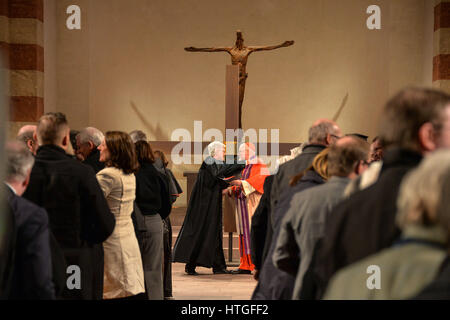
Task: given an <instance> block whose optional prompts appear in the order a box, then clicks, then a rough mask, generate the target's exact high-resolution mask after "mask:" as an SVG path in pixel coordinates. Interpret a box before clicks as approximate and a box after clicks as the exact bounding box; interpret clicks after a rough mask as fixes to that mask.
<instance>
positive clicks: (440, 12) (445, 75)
mask: <svg viewBox="0 0 450 320" xmlns="http://www.w3.org/2000/svg"><path fill="white" fill-rule="evenodd" d="M433 47H434V48H433V56H434V57H433V87H435V88H439V89H441V90H444V91H446V92H448V93H450V0H436V5H435V7H434V44H433Z"/></svg>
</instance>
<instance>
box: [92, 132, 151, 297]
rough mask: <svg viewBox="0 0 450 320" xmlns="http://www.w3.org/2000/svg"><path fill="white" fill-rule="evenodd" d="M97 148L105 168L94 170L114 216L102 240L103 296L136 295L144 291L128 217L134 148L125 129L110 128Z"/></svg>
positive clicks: (133, 182) (133, 186)
mask: <svg viewBox="0 0 450 320" xmlns="http://www.w3.org/2000/svg"><path fill="white" fill-rule="evenodd" d="M98 149H99V150H100V161H101V162H104V163H105V165H106V168H105V169H103V170H102V171H100V172H99V173H97V180H98V182H99V184H100V187H101V188H102V191H103V194H104V195H105V198H106V200H107V202H108V205H109V208H110V210H111V212H112V213H113V214H114V216H115V218H116V226H115V228H114V231H113V233H112V235H111V236H110V237H109V238H108V239H107V240H106V241H105V242H104V243H103V248H104V256H105V267H104V270H105V272H104V285H103V299H117V298H127V297H133V296H137V295H139V294H141V293H143V292H145V286H144V271H143V268H142V260H141V253H140V250H139V244H138V241H137V239H136V234H135V232H134V226H133V221H132V219H131V214H132V212H133V203H134V200H135V197H136V196H135V194H136V178H135V176H134V173H135V172H136V171H137V169H138V167H139V164H138V162H137V158H136V152H135V148H134V145H133V142H132V141H131V138H130V136H129V135H128V134H127V133H124V132H118V131H114V132H107V133H106V135H105V140H103V142H102V144H101V145H100V146H99V147H98ZM133 298H134V297H133Z"/></svg>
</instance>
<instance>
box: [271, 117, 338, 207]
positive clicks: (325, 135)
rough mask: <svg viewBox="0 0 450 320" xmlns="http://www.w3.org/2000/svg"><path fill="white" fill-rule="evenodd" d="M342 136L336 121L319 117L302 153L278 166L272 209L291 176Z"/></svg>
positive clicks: (286, 187)
mask: <svg viewBox="0 0 450 320" xmlns="http://www.w3.org/2000/svg"><path fill="white" fill-rule="evenodd" d="M341 136H342V131H341V129H340V128H339V126H338V125H337V124H336V122H334V121H331V120H328V119H318V120H316V121H315V122H314V123H313V125H312V126H311V128H310V129H309V132H308V143H307V144H306V146H305V147H304V148H303V151H302V153H301V154H300V155H299V156H298V157H296V158H294V159H292V160H290V161H288V162H286V163H284V164H282V165H281V166H280V167H279V168H278V172H277V174H276V175H275V177H274V179H273V183H272V190H271V193H270V198H271V199H270V207H271V210H274V208H276V206H277V203H278V201H279V200H280V196H281V195H282V194H283V193H286V190H287V189H288V188H289V181H290V180H291V178H292V177H294V176H295V175H297V174H299V173H300V172H302V171H304V170H305V169H307V168H308V167H309V166H310V165H311V163H312V161H313V159H314V158H315V157H316V156H317V155H318V154H319V153H320V152H321V151H322V150H323V149H325V148H326V147H328V146H330V145H332V144H334V143H335V142H336V141H337V140H338V139H339V138H340V137H341Z"/></svg>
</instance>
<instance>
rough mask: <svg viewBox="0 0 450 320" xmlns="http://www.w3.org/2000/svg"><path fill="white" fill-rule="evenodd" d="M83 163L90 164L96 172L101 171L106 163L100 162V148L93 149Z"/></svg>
mask: <svg viewBox="0 0 450 320" xmlns="http://www.w3.org/2000/svg"><path fill="white" fill-rule="evenodd" d="M83 163H84V164H87V165H88V166H90V167H91V168H92V169H93V170H94V172H95V173H99V172H100V171H102V170H103V169H105V164H104V163H103V162H100V151H99V150H98V149H94V150H92V152H91V153H90V154H89V155H88V156H87V158H86V159H85V160H84V161H83Z"/></svg>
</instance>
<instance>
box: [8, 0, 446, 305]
mask: <svg viewBox="0 0 450 320" xmlns="http://www.w3.org/2000/svg"><path fill="white" fill-rule="evenodd" d="M237 33H238V34H239V35H240V36H239V35H238V40H239V39H241V38H239V37H242V39H243V41H244V42H243V45H244V46H248V48H250V47H254V48H262V47H266V48H267V47H268V46H278V45H281V44H283V43H284V44H285V43H286V42H289V43H288V45H286V46H284V47H278V48H276V49H273V50H272V49H271V50H258V49H255V50H254V52H252V54H251V55H250V54H248V56H246V57H245V61H244V67H243V69H239V70H238V68H237V67H236V68H235V69H233V70H234V72H235V74H234V75H235V76H236V77H239V79H238V81H235V82H232V81H231V80H230V79H229V78H228V77H229V76H232V75H231V73H229V72H231V71H229V70H231V69H228V68H229V67H230V65H232V64H234V63H233V59H237V58H235V57H234V56H233V54H234V53H233V52H230V51H228V52H227V50H236V49H235V47H233V46H235V45H236V44H237V43H238V41H237V40H236V39H237V38H236V35H237ZM290 41H292V42H293V43H291V42H290ZM189 47H196V48H228V49H226V50H225V49H223V50H218V51H222V52H213V51H212V50H209V51H208V50H204V52H189V51H193V50H187V49H185V48H189ZM231 48H234V49H231ZM244 48H245V47H244ZM248 48H247V49H248ZM256 51H257V52H256ZM230 56H231V57H230ZM230 58H231V59H230ZM247 58H248V60H247ZM0 62H1V63H0V72H1V74H0V76H1V78H0V91H1V92H0V93H1V94H0V98H1V99H2V100H1V101H0V104H1V116H0V120H1V128H2V130H1V131H2V132H0V135H1V136H0V138H1V140H2V144H4V143H5V142H6V141H8V140H11V139H14V138H15V137H16V136H17V133H18V131H19V129H20V128H22V127H24V126H26V125H36V123H37V122H38V121H39V119H40V118H41V117H42V116H43V115H44V114H46V113H49V112H53V113H55V112H58V113H63V114H64V115H65V116H66V117H67V121H68V125H69V127H70V129H71V130H78V131H80V130H82V129H83V128H86V127H94V128H97V129H98V130H100V131H101V132H103V133H105V134H106V132H110V131H122V132H126V133H130V132H132V131H134V130H141V131H142V132H144V133H145V134H146V135H147V141H148V143H149V144H150V145H151V148H152V149H153V150H161V151H163V152H164V153H165V155H166V156H167V160H168V163H169V168H170V169H171V170H172V172H173V175H174V177H175V179H176V180H177V181H178V183H179V185H180V187H181V189H182V190H183V192H182V193H180V194H179V196H178V198H177V199H176V201H175V202H174V203H173V205H172V212H171V215H170V218H171V223H172V246H173V245H174V244H175V242H176V241H177V237H178V236H179V234H180V232H181V228H182V226H183V221H184V219H185V216H186V211H187V208H188V206H189V200H190V198H191V195H192V193H193V192H194V191H193V190H194V188H195V181H196V179H197V172H199V170H201V166H202V162H203V158H202V155H203V154H204V153H205V152H207V146H208V145H209V144H210V143H211V142H212V141H214V139H215V140H219V141H223V142H224V143H225V142H226V138H225V137H226V131H225V130H226V129H232V130H236V129H238V125H237V122H236V121H238V120H239V119H237V107H238V106H237V101H238V100H237V99H238V98H239V97H241V96H242V98H243V102H242V106H241V107H242V115H241V120H242V127H241V129H243V131H244V132H246V130H250V131H254V132H255V133H256V135H257V136H256V138H257V141H262V140H264V141H263V142H267V143H268V144H269V145H271V146H270V147H269V153H268V156H269V157H268V158H264V159H268V160H267V162H268V163H266V164H267V165H269V162H270V164H271V167H270V169H271V170H272V169H273V168H274V167H275V163H276V161H277V159H278V158H280V157H283V156H289V155H291V150H292V149H294V148H295V147H297V146H299V145H302V144H304V143H306V142H307V141H308V138H309V136H308V129H309V128H310V127H311V125H312V124H313V123H314V122H315V121H316V120H317V119H330V120H331V119H332V120H333V121H335V122H336V123H337V124H338V125H339V127H340V129H341V130H342V133H343V134H356V133H357V134H361V135H363V136H365V137H366V139H368V140H367V141H368V142H369V143H370V142H372V140H373V139H374V138H375V137H376V136H377V135H378V123H379V121H380V119H381V118H382V112H383V110H384V106H385V104H386V102H387V101H388V100H389V99H390V98H391V97H393V96H394V95H395V94H397V93H398V92H399V91H400V90H402V89H404V88H408V87H426V88H434V89H436V90H440V91H442V92H446V93H447V94H448V93H450V1H448V0H396V1H392V0H344V1H334V0H320V1H316V0H296V1H292V0H258V1H256V0H229V1H211V0H186V1H178V0H133V1H128V0H1V1H0ZM242 63H243V61H241V60H240V62H239V67H240V68H242ZM233 79H234V78H233ZM236 79H237V78H236ZM230 83H232V84H231V85H230ZM242 85H244V86H245V95H244V94H243V92H239V90H240V89H242V90H243V89H244V87H243V86H242ZM230 99H231V100H233V99H234V100H233V101H232V102H230V101H231V100H230ZM230 108H231V109H230ZM233 108H234V109H233ZM230 119H231V120H230ZM217 132H219V133H221V134H222V135H223V136H222V137H221V138H218V136H217V134H216V133H217ZM244 134H245V133H244ZM212 137H214V139H212ZM180 142H184V143H185V144H183V145H184V147H183V148H182V151H181V154H180V153H179V149H176V148H177V147H179V146H180ZM2 147H3V146H2ZM174 150H177V151H176V152H175V151H174ZM270 151H272V152H273V153H272V154H271V153H270ZM275 151H277V152H276V153H275ZM226 152H227V153H229V152H230V153H231V154H238V150H237V148H233V144H231V148H230V150H228V144H227V149H226ZM180 155H182V156H183V159H184V160H183V161H178V162H177V160H176V159H175V158H174V157H175V156H177V159H178V158H179V156H180ZM266 155H267V154H266ZM198 159H201V160H200V161H199V160H198ZM1 161H2V164H4V161H5V159H2V160H1ZM2 174H3V173H2ZM272 174H273V173H272ZM223 206H226V204H225V203H223ZM223 210H224V211H223V212H224V213H223V214H224V221H223V224H224V230H223V252H224V257H225V259H226V262H227V265H228V267H229V268H230V269H231V268H235V267H237V266H239V259H240V251H239V250H240V247H241V246H242V243H241V242H240V241H241V240H242V239H241V238H240V237H239V232H238V229H239V225H238V226H236V224H238V221H237V220H235V216H234V213H229V212H228V213H227V208H223ZM197 272H198V273H199V274H200V276H199V277H190V276H189V275H186V274H185V269H184V264H180V263H174V264H173V266H172V277H173V278H172V281H173V298H174V299H181V300H203V299H205V300H208V299H209V300H211V299H212V300H233V299H234V300H249V299H251V296H252V292H253V290H254V289H255V287H256V285H257V282H256V281H255V280H254V278H253V277H252V276H250V275H244V274H243V275H227V274H224V275H213V274H211V272H210V271H209V270H208V269H206V268H203V267H199V268H198V269H197ZM218 284H219V287H220V289H217V287H218Z"/></svg>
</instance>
